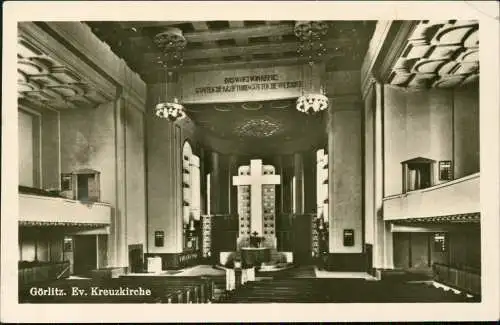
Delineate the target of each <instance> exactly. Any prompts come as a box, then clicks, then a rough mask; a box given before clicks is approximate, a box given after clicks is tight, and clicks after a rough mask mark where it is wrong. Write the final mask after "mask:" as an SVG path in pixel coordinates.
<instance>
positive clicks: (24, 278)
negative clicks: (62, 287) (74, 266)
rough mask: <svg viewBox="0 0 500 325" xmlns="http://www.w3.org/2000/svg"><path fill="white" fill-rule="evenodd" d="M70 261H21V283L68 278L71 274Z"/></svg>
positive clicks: (19, 274) (19, 272)
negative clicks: (38, 262)
mask: <svg viewBox="0 0 500 325" xmlns="http://www.w3.org/2000/svg"><path fill="white" fill-rule="evenodd" d="M69 269H70V263H69V261H64V262H47V263H43V262H42V263H40V264H37V263H36V262H33V263H30V262H20V265H19V270H18V278H19V285H20V286H23V285H29V284H32V283H39V282H45V281H49V280H57V279H62V278H67V277H68V276H69V272H70V271H69Z"/></svg>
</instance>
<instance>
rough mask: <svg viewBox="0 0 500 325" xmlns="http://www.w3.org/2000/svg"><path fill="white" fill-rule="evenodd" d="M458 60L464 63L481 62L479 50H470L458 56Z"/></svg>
mask: <svg viewBox="0 0 500 325" xmlns="http://www.w3.org/2000/svg"><path fill="white" fill-rule="evenodd" d="M457 60H458V61H463V62H479V50H477V49H470V50H468V51H465V52H462V53H461V54H460V55H459V56H458V58H457Z"/></svg>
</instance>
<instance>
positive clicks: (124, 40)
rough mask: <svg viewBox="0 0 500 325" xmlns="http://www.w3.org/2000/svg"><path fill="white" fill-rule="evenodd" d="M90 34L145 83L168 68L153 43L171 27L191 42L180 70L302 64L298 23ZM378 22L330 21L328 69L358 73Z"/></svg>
mask: <svg viewBox="0 0 500 325" xmlns="http://www.w3.org/2000/svg"><path fill="white" fill-rule="evenodd" d="M86 23H87V24H88V25H89V26H90V27H91V29H92V31H93V32H94V33H95V34H96V35H97V36H98V37H99V38H100V39H101V40H103V41H104V42H106V43H108V44H109V46H110V47H111V49H112V50H113V51H114V52H115V53H116V54H117V55H118V56H120V57H122V58H123V59H124V60H126V61H127V63H128V64H129V66H130V67H131V68H132V69H133V70H134V71H136V72H138V73H139V74H140V75H141V76H142V77H143V79H144V80H146V81H147V82H148V81H154V80H156V79H157V78H158V75H164V74H159V73H158V70H162V69H164V67H163V63H161V62H163V60H162V57H163V56H164V55H163V53H161V51H160V50H159V49H158V47H157V46H156V45H155V44H154V42H153V38H154V37H155V35H157V34H158V33H160V32H163V31H165V29H167V28H169V27H177V28H180V29H181V30H182V33H183V35H184V37H185V38H186V40H187V46H186V49H185V50H184V51H183V57H184V60H185V61H184V64H183V66H182V67H178V68H177V67H175V68H174V69H177V70H181V71H182V70H186V71H197V70H199V71H203V70H210V69H227V68H228V69H231V68H238V67H250V66H254V67H256V66H272V65H287V64H298V63H302V62H304V61H305V59H304V58H302V57H300V56H299V54H298V53H297V49H298V46H299V40H298V38H297V37H296V36H295V34H294V26H295V21H292V20H285V21H265V20H261V21H257V20H254V21H164V22H162V21H152V22H144V21H142V22H140V21H139V22H137V21H128V22H99V21H91V22H86ZM374 26H375V21H331V22H329V30H328V34H327V38H326V39H325V40H324V43H325V46H326V47H327V48H328V50H329V53H328V54H329V55H328V56H326V57H325V58H324V60H325V61H328V62H327V67H329V68H330V69H342V68H343V67H346V69H347V68H349V69H351V68H352V67H355V68H358V69H359V67H360V65H361V61H362V58H363V57H364V54H365V52H366V49H367V46H368V42H369V40H370V38H371V35H372V33H373V30H374ZM160 61H161V62H160Z"/></svg>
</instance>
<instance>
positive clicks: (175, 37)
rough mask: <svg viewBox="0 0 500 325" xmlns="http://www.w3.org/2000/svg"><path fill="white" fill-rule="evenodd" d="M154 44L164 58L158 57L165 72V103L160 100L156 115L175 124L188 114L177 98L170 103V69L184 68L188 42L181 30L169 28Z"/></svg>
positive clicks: (157, 36) (156, 38) (158, 35)
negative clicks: (184, 55) (168, 86)
mask: <svg viewBox="0 0 500 325" xmlns="http://www.w3.org/2000/svg"><path fill="white" fill-rule="evenodd" d="M154 42H155V44H156V46H158V48H159V49H160V50H161V51H162V54H163V56H159V57H158V63H159V64H161V65H162V67H163V68H164V70H165V87H164V88H165V93H164V98H163V101H162V100H159V102H158V104H156V107H155V114H156V116H158V117H160V118H165V119H168V120H169V121H172V122H175V121H177V120H181V119H183V118H185V117H186V113H185V112H184V106H183V105H182V104H181V103H180V102H179V100H178V99H177V98H176V97H174V98H173V101H172V102H170V101H168V97H167V87H166V83H167V81H168V79H169V77H170V76H172V71H169V69H173V68H179V67H180V66H182V64H183V62H184V59H183V57H182V54H183V50H184V48H185V47H186V45H187V41H186V38H185V37H184V35H183V34H182V30H181V29H179V28H176V27H169V28H167V29H166V30H165V31H163V32H161V33H159V34H157V35H156V36H155V38H154ZM162 93H163V92H162Z"/></svg>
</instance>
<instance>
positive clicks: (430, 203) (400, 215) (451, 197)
mask: <svg viewBox="0 0 500 325" xmlns="http://www.w3.org/2000/svg"><path fill="white" fill-rule="evenodd" d="M479 211H480V200H479V173H476V174H473V175H470V176H466V177H462V178H460V179H456V180H453V181H450V182H447V183H443V184H439V185H436V186H433V187H429V188H426V189H422V190H416V191H411V192H407V193H404V194H398V195H394V196H390V197H386V198H384V220H397V219H411V218H422V217H436V216H447V215H457V214H467V213H477V212H479Z"/></svg>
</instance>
